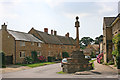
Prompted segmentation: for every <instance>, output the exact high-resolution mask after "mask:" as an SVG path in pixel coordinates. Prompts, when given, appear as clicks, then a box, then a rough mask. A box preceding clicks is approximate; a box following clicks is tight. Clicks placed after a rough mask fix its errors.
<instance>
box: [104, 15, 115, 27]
mask: <svg viewBox="0 0 120 80" xmlns="http://www.w3.org/2000/svg"><path fill="white" fill-rule="evenodd" d="M115 18H116V17H104V22H105V25H106V27H110V25H111V24H112V22H113V21H114V19H115Z"/></svg>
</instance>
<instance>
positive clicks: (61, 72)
mask: <svg viewBox="0 0 120 80" xmlns="http://www.w3.org/2000/svg"><path fill="white" fill-rule="evenodd" d="M57 73H58V74H66V73H65V72H63V71H60V72H57Z"/></svg>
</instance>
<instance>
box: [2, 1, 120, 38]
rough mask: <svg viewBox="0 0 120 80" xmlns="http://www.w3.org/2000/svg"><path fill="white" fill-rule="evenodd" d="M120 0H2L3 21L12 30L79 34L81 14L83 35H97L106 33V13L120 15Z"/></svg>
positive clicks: (111, 15)
mask: <svg viewBox="0 0 120 80" xmlns="http://www.w3.org/2000/svg"><path fill="white" fill-rule="evenodd" d="M118 1H119V0H0V24H1V25H2V24H3V23H4V22H5V23H6V24H7V25H8V26H7V28H8V29H10V30H15V31H21V32H26V33H27V32H29V31H30V29H31V28H32V27H33V28H35V29H37V30H40V31H44V28H48V31H49V33H51V32H50V31H51V29H53V30H56V31H57V34H58V35H62V36H64V35H65V34H66V33H67V32H69V33H70V37H73V38H76V29H75V27H74V26H75V21H76V20H75V17H76V16H79V21H80V28H79V36H80V38H82V37H91V38H93V39H94V38H95V37H98V36H99V35H101V34H103V32H102V29H103V17H116V16H117V15H118Z"/></svg>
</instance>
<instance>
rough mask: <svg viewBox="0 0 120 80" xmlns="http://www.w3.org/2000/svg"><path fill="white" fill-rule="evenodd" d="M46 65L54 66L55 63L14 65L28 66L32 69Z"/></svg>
mask: <svg viewBox="0 0 120 80" xmlns="http://www.w3.org/2000/svg"><path fill="white" fill-rule="evenodd" d="M48 64H55V62H43V63H34V64H16V65H21V66H28V67H31V68H34V67H39V66H44V65H48Z"/></svg>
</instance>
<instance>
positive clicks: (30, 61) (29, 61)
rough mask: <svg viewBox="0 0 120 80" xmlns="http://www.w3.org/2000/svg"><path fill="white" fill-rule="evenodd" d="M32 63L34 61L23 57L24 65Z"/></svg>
mask: <svg viewBox="0 0 120 80" xmlns="http://www.w3.org/2000/svg"><path fill="white" fill-rule="evenodd" d="M33 61H34V60H33V59H32V58H31V57H25V59H24V63H25V64H32V63H33Z"/></svg>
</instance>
